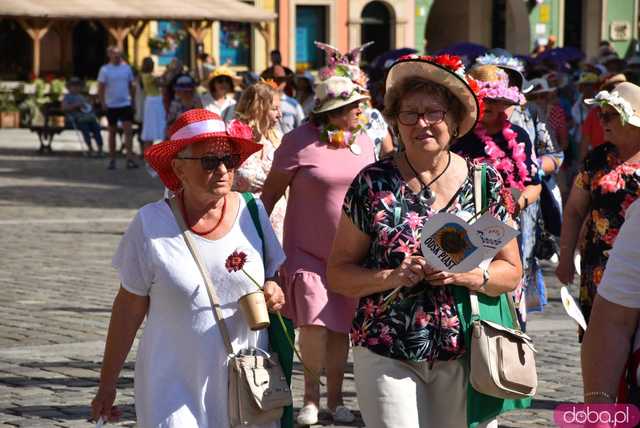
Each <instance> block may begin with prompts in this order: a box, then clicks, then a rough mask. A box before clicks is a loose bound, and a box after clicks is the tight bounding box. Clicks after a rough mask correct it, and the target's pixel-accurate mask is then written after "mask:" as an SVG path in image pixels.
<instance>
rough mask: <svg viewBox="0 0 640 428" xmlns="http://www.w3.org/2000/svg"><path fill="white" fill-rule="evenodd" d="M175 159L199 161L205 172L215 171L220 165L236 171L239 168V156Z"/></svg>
mask: <svg viewBox="0 0 640 428" xmlns="http://www.w3.org/2000/svg"><path fill="white" fill-rule="evenodd" d="M176 159H183V160H199V161H200V165H202V169H204V170H205V171H215V170H216V169H218V166H220V163H222V164H223V165H224V167H225V168H227V169H236V168H237V167H239V166H240V155H237V154H234V155H225V156H222V157H217V156H202V157H199V158H188V157H180V158H176Z"/></svg>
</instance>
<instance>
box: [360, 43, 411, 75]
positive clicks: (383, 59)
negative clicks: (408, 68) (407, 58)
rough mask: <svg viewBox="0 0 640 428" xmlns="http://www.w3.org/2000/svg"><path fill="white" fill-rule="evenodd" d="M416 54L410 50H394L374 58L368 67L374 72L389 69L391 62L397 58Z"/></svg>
mask: <svg viewBox="0 0 640 428" xmlns="http://www.w3.org/2000/svg"><path fill="white" fill-rule="evenodd" d="M417 52H418V51H417V50H415V49H412V48H400V49H394V50H392V51H389V52H385V53H383V54H380V55H378V56H377V57H375V59H374V60H373V61H371V64H369V67H370V68H372V69H374V70H385V69H387V68H389V66H390V65H391V64H393V62H394V61H395V60H397V59H398V58H400V57H401V56H404V55H411V54H414V53H417Z"/></svg>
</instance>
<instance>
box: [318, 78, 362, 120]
mask: <svg viewBox="0 0 640 428" xmlns="http://www.w3.org/2000/svg"><path fill="white" fill-rule="evenodd" d="M367 98H369V97H368V96H367V95H365V94H364V93H363V89H362V88H361V87H360V86H359V85H356V84H355V83H353V82H352V81H351V79H349V78H348V77H339V76H333V77H330V78H328V79H327V80H324V81H322V82H320V83H318V85H317V86H316V105H315V108H314V109H313V112H314V113H324V112H328V111H331V110H336V109H339V108H340V107H344V106H346V105H348V104H351V103H355V102H356V101H362V100H365V99H367Z"/></svg>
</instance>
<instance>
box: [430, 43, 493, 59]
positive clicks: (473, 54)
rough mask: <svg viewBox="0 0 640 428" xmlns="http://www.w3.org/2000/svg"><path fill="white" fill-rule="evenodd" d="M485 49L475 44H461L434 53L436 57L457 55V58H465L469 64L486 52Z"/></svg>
mask: <svg viewBox="0 0 640 428" xmlns="http://www.w3.org/2000/svg"><path fill="white" fill-rule="evenodd" d="M487 50H488V49H487V48H486V47H484V46H482V45H479V44H477V43H469V42H462V43H456V44H455V45H451V46H447V47H446V48H444V49H440V50H439V51H437V52H436V55H444V54H449V55H457V56H459V57H466V58H467V60H468V61H469V62H470V63H471V62H473V61H475V59H476V58H477V57H479V56H480V55H484V54H485V53H486V52H487Z"/></svg>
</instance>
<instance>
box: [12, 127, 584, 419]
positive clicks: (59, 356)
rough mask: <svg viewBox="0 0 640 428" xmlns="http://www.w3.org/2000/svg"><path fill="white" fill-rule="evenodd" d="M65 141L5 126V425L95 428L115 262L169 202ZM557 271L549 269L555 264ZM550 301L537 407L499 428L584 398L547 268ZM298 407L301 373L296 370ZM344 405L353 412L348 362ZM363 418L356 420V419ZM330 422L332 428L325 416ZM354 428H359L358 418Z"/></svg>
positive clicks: (543, 323) (541, 322) (538, 325)
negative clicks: (94, 403)
mask: <svg viewBox="0 0 640 428" xmlns="http://www.w3.org/2000/svg"><path fill="white" fill-rule="evenodd" d="M78 148H79V145H78V143H77V141H76V140H75V138H74V136H73V135H72V134H71V135H68V134H67V135H62V136H60V137H59V138H57V139H56V141H55V142H54V153H53V154H51V155H46V156H43V155H38V154H36V149H37V140H36V137H35V135H33V134H29V133H28V132H27V131H24V130H0V234H1V235H2V237H3V240H2V242H3V244H2V247H1V248H0V290H1V292H0V427H89V426H91V424H89V423H88V422H86V419H87V417H88V415H89V403H90V401H91V398H92V396H93V394H94V393H95V390H96V386H97V382H98V376H99V370H100V361H101V355H102V351H103V347H104V339H105V335H106V330H107V325H108V320H109V316H110V308H111V303H112V300H113V297H114V296H115V293H116V291H117V288H118V281H117V276H116V272H115V271H114V270H113V269H112V268H111V267H110V259H111V256H112V254H113V252H114V250H115V248H116V245H117V243H118V241H119V239H120V237H121V235H122V233H123V231H124V229H125V228H126V225H127V223H128V221H129V220H130V219H131V218H132V216H133V215H134V213H135V211H136V209H137V208H139V207H140V206H142V205H143V204H145V203H147V202H150V201H154V200H157V199H158V198H160V197H161V196H162V187H161V186H160V184H159V182H158V181H157V180H156V179H153V178H151V177H150V176H149V175H148V174H147V172H146V171H145V170H144V169H143V168H141V169H138V170H132V171H128V170H125V169H123V166H124V162H123V161H121V162H120V164H119V165H118V166H119V168H120V169H118V170H116V171H106V170H105V166H106V161H105V160H104V159H89V158H85V157H83V156H81V154H80V152H79V150H78ZM550 269H551V268H550ZM545 277H546V279H547V281H548V285H549V296H550V305H549V307H548V309H547V310H546V311H545V313H544V314H536V315H533V316H531V317H530V320H529V329H530V333H531V335H532V336H533V338H534V340H535V342H536V346H537V348H538V350H539V354H538V371H539V377H540V385H539V390H538V395H537V396H536V399H535V400H534V402H533V407H532V408H531V409H529V410H526V411H519V412H513V413H510V414H507V415H504V416H503V417H501V418H500V420H499V422H500V426H502V427H542V426H554V424H553V422H552V418H553V409H554V407H555V406H557V405H558V404H560V403H564V402H575V401H577V400H579V399H580V396H581V392H582V386H581V380H580V376H579V373H580V371H579V347H578V345H577V342H576V334H575V330H576V329H575V327H574V325H573V324H572V323H571V322H570V321H569V320H568V319H567V318H566V317H565V316H564V315H563V312H562V308H561V307H560V299H559V289H558V285H557V283H556V282H555V280H554V279H553V278H552V275H551V270H549V272H547V274H546V275H545ZM134 361H135V351H134V352H132V353H131V355H130V356H129V359H128V361H127V364H126V366H125V368H124V370H123V372H122V376H121V381H120V384H119V395H118V399H117V402H118V405H119V406H120V407H121V408H122V409H123V410H124V415H123V418H122V421H121V422H120V423H119V424H118V425H119V426H128V427H132V426H135V410H134V406H133V365H134ZM294 391H295V392H296V395H295V406H296V407H297V408H299V407H300V406H301V400H302V397H301V391H302V372H301V367H300V366H299V365H297V366H296V371H295V376H294ZM345 401H346V405H347V406H349V407H350V408H352V409H353V410H354V411H356V412H357V402H356V396H355V390H354V384H353V375H352V366H351V363H350V364H349V370H348V373H347V375H346V379H345ZM357 414H358V415H359V413H357ZM321 423H322V425H325V426H331V421H330V418H328V417H326V415H325V416H324V417H323V418H322V420H321ZM351 426H363V424H362V421H361V419H359V418H358V419H357V420H356V422H354V423H353V424H351Z"/></svg>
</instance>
